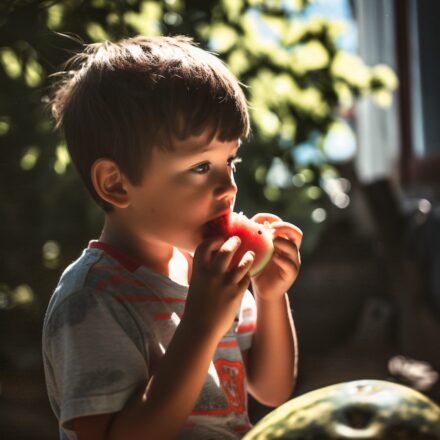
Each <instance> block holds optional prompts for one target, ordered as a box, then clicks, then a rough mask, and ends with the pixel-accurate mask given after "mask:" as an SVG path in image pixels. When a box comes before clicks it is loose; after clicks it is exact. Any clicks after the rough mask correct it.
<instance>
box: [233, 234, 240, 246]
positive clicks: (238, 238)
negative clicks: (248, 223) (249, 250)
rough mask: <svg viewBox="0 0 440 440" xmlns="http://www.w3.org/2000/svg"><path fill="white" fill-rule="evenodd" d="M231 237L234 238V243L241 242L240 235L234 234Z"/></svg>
mask: <svg viewBox="0 0 440 440" xmlns="http://www.w3.org/2000/svg"><path fill="white" fill-rule="evenodd" d="M232 238H234V239H235V242H236V244H240V243H241V239H240V237H237V236H236V235H234V236H233V237H232Z"/></svg>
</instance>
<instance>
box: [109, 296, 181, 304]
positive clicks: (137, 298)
mask: <svg viewBox="0 0 440 440" xmlns="http://www.w3.org/2000/svg"><path fill="white" fill-rule="evenodd" d="M116 298H117V299H118V300H119V301H125V302H164V303H184V302H186V299H185V298H161V297H160V296H155V295H118V296H117V297H116Z"/></svg>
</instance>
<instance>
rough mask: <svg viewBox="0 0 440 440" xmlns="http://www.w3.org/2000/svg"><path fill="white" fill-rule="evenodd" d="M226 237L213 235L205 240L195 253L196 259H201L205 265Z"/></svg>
mask: <svg viewBox="0 0 440 440" xmlns="http://www.w3.org/2000/svg"><path fill="white" fill-rule="evenodd" d="M224 241H225V239H224V238H223V237H221V236H218V237H212V238H209V239H208V240H204V241H203V242H202V243H201V244H200V245H199V246H198V247H197V249H196V251H195V253H194V260H196V259H197V260H200V262H201V263H202V264H204V265H206V264H208V263H209V262H210V261H211V258H212V254H213V253H214V252H215V251H217V250H218V249H219V248H220V246H221V244H222V243H223V242H224Z"/></svg>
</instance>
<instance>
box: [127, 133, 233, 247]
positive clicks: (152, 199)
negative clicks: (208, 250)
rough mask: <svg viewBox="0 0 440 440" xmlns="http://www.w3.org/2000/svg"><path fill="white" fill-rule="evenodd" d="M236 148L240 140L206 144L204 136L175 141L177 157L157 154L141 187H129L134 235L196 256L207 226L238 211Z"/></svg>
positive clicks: (175, 154)
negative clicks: (235, 178) (215, 219)
mask: <svg viewBox="0 0 440 440" xmlns="http://www.w3.org/2000/svg"><path fill="white" fill-rule="evenodd" d="M238 148H239V140H234V141H231V142H219V141H218V140H217V139H214V140H213V141H212V142H211V143H208V141H207V134H206V133H203V134H202V135H200V136H193V137H190V138H189V139H186V140H184V141H176V150H175V151H174V152H173V151H170V152H166V151H161V150H159V149H158V148H155V149H154V151H153V154H152V159H151V163H150V164H149V165H148V166H147V169H146V171H145V175H144V177H143V180H142V182H141V184H140V185H138V186H131V187H130V201H131V203H130V206H129V207H128V208H127V210H126V214H127V215H128V216H129V217H130V218H129V222H130V224H131V226H132V227H134V228H135V229H136V230H135V231H134V232H135V234H136V235H137V236H138V237H139V238H141V239H143V240H145V241H147V242H149V243H156V244H158V245H160V244H161V243H162V244H169V245H172V246H175V247H178V248H181V249H185V250H187V251H189V252H193V251H194V250H195V249H196V247H197V246H198V245H199V244H200V243H201V242H202V241H203V228H204V225H205V224H206V223H207V222H208V221H210V220H212V219H213V218H216V217H218V216H220V215H222V214H225V213H226V212H227V211H230V210H233V208H234V204H235V196H236V193H237V186H236V184H235V180H234V171H235V169H234V158H236V156H237V150H238ZM237 161H239V159H238V160H237Z"/></svg>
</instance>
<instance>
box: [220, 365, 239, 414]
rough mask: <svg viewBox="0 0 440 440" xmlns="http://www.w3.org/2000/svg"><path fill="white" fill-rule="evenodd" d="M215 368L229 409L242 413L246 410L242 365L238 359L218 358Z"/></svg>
mask: <svg viewBox="0 0 440 440" xmlns="http://www.w3.org/2000/svg"><path fill="white" fill-rule="evenodd" d="M214 364H215V368H216V370H217V373H218V376H219V378H220V384H221V386H222V388H223V392H224V393H225V395H226V397H227V399H228V402H229V408H230V410H231V411H234V412H236V413H244V412H245V411H246V404H245V395H244V366H243V363H242V362H240V361H229V360H227V359H218V360H216V361H215V363H214Z"/></svg>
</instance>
